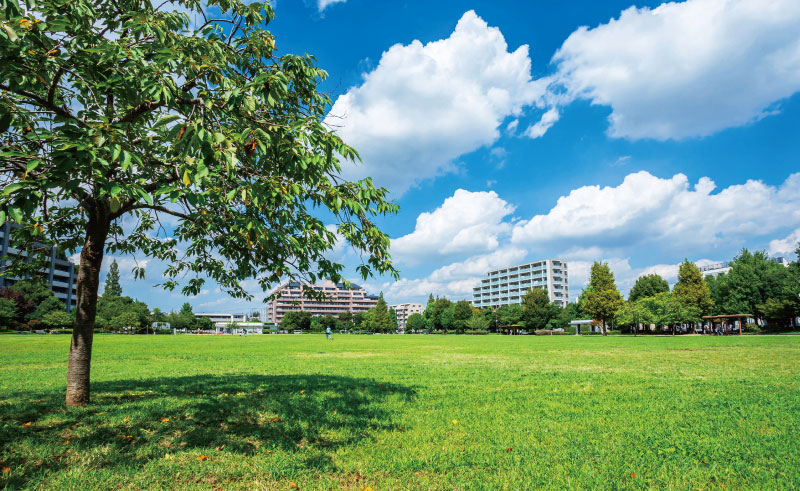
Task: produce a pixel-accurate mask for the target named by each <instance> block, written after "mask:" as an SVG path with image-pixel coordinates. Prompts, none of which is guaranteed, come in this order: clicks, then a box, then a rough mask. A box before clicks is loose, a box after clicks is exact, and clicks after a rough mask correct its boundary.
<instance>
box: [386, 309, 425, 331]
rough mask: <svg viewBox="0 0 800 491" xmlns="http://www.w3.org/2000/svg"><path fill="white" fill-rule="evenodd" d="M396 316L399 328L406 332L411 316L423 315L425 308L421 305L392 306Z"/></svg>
mask: <svg viewBox="0 0 800 491" xmlns="http://www.w3.org/2000/svg"><path fill="white" fill-rule="evenodd" d="M391 308H393V309H394V312H395V314H397V327H399V328H400V329H401V330H405V328H406V323H407V322H408V317H409V316H410V315H411V314H421V313H423V312H424V311H425V306H424V305H422V304H421V303H400V304H397V305H392V306H391Z"/></svg>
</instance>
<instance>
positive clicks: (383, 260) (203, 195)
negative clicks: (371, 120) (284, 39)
mask: <svg viewBox="0 0 800 491" xmlns="http://www.w3.org/2000/svg"><path fill="white" fill-rule="evenodd" d="M159 4H160V5H159ZM201 5H207V6H206V7H205V8H201ZM170 9H175V10H170ZM212 13H213V15H212ZM272 16H273V12H272V9H271V8H270V7H269V6H268V5H264V4H259V3H252V4H249V5H245V4H243V3H241V2H239V1H226V0H221V1H211V2H208V3H207V4H206V2H203V3H201V2H198V1H194V0H183V1H176V2H164V3H161V2H157V3H156V4H154V3H152V2H150V1H147V0H114V1H88V0H76V1H73V0H70V1H66V0H46V1H35V2H33V1H29V2H27V3H21V2H15V1H9V0H4V1H2V13H0V22H2V25H1V27H2V28H1V29H0V52H2V53H3V57H2V58H3V62H2V63H1V64H0V130H1V131H2V146H1V147H0V150H2V151H1V152H0V169H1V172H2V186H3V190H2V196H1V197H0V221H2V220H4V219H6V217H8V218H9V219H10V220H12V221H14V222H17V223H19V224H21V225H23V227H22V229H21V230H19V231H18V233H19V234H20V237H21V238H24V239H27V240H29V241H30V242H31V243H33V242H38V243H57V244H58V245H59V246H60V247H62V248H64V249H66V250H77V249H80V248H81V247H84V241H85V236H86V235H87V226H89V227H92V226H96V225H98V224H102V223H103V222H107V223H109V224H110V225H109V229H108V234H107V238H108V240H107V242H106V248H107V249H108V250H110V251H113V252H120V253H132V252H135V251H141V252H143V253H144V254H146V255H148V256H152V257H156V258H159V259H162V260H164V261H166V262H168V263H169V264H170V266H169V267H168V268H167V270H166V274H165V281H164V286H166V287H167V288H170V289H171V288H175V287H176V286H179V281H180V280H181V278H183V277H184V275H185V274H186V273H188V274H189V277H190V279H189V280H188V281H187V282H186V283H185V284H183V285H181V286H182V287H183V292H184V293H186V294H193V293H197V292H199V290H200V288H201V286H202V284H203V278H204V277H206V276H207V277H211V278H213V279H214V280H216V281H218V282H219V283H220V285H222V286H223V288H225V289H226V290H227V291H229V292H230V293H231V294H233V295H235V296H247V295H248V293H247V292H246V291H245V290H244V289H243V288H242V287H241V286H240V285H239V281H241V280H242V279H245V278H251V277H256V278H258V280H259V282H260V284H261V286H262V287H263V288H265V289H267V288H269V287H270V286H271V285H274V284H275V283H277V282H280V281H282V280H285V279H287V278H290V277H301V276H302V277H304V278H307V279H310V280H315V279H316V278H318V277H329V278H331V279H333V280H334V281H335V280H337V279H339V274H340V272H341V270H342V266H341V265H340V264H336V263H334V262H332V261H330V260H328V259H327V258H326V252H328V251H330V250H331V249H332V247H333V245H334V244H335V242H336V240H337V235H338V236H340V237H342V238H344V240H346V241H347V242H349V243H350V244H352V245H353V246H354V248H355V249H356V250H358V251H361V252H362V257H363V258H364V261H363V263H362V264H361V266H360V267H359V272H360V274H361V275H362V276H364V277H366V276H368V275H369V274H371V273H372V272H378V273H381V274H385V273H388V274H394V275H396V271H395V269H394V268H393V267H392V265H391V261H390V257H389V254H388V248H389V239H388V237H387V236H386V235H385V234H384V233H382V232H381V231H380V230H379V229H378V228H377V227H376V225H375V223H374V222H373V218H374V217H375V216H377V215H382V214H389V213H394V212H396V210H397V206H396V205H395V204H394V203H392V202H389V201H387V199H386V195H387V191H386V190H385V189H382V188H375V187H374V186H373V184H372V182H371V180H370V179H365V180H362V181H358V182H348V181H345V180H342V179H340V178H338V177H337V175H338V173H339V171H340V164H339V159H340V158H344V159H348V160H357V159H358V154H357V153H356V151H355V150H354V149H353V148H351V147H349V146H347V145H346V144H345V143H344V142H342V140H341V139H340V138H339V137H338V136H336V134H335V133H334V132H333V131H331V129H329V128H327V127H325V126H324V125H323V124H322V120H323V119H324V116H325V113H326V111H327V110H328V108H329V107H330V103H331V100H330V98H329V97H328V96H327V95H326V94H324V93H321V92H319V91H318V90H317V86H318V84H319V83H320V82H321V81H322V80H323V79H324V78H325V77H326V73H325V72H324V71H323V70H321V69H320V68H317V67H316V66H315V65H314V58H313V57H312V56H309V55H304V56H294V55H288V54H284V55H280V56H279V55H278V54H276V44H275V39H274V37H273V36H272V34H270V33H269V32H268V31H266V30H264V28H263V26H265V25H266V24H267V23H268V22H269V21H270V20H271V19H272ZM212 17H213V18H212ZM190 19H191V20H190ZM125 215H132V216H133V217H134V218H135V220H133V221H134V222H135V223H136V226H135V227H134V228H133V229H132V230H130V231H127V232H128V233H127V234H123V230H122V228H121V227H120V223H121V222H120V219H121V218H122V217H123V216H125ZM324 217H335V222H336V228H335V230H334V229H331V230H329V229H328V228H326V226H325V225H326V224H325V223H324ZM167 218H168V219H169V223H170V224H171V225H170V226H169V227H167V228H166V230H165V229H163V228H161V224H162V221H163V220H165V219H167ZM329 220H330V219H329ZM17 267H18V268H24V265H17ZM138 273H139V274H143V271H139V272H138Z"/></svg>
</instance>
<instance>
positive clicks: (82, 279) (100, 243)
mask: <svg viewBox="0 0 800 491" xmlns="http://www.w3.org/2000/svg"><path fill="white" fill-rule="evenodd" d="M97 215H99V216H96V217H92V218H90V219H89V223H88V225H87V227H86V240H85V242H84V245H83V249H82V250H81V266H80V271H79V272H78V280H77V283H76V289H77V296H76V301H77V306H76V308H75V322H74V323H73V325H72V341H71V343H70V346H69V366H68V368H67V396H66V403H67V406H84V405H86V404H87V403H88V402H89V370H90V368H91V363H92V338H93V337H94V321H95V317H96V316H97V291H98V289H99V287H100V266H101V264H102V263H103V251H104V249H105V243H106V238H107V237H108V230H109V225H110V224H109V221H108V219H107V217H106V216H105V214H104V213H102V212H99V213H97Z"/></svg>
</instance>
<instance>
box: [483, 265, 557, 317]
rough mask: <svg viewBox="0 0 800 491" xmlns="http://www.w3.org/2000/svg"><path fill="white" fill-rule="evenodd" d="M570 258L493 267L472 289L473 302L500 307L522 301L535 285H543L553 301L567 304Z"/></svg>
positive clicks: (539, 286)
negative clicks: (568, 260) (568, 263)
mask: <svg viewBox="0 0 800 491" xmlns="http://www.w3.org/2000/svg"><path fill="white" fill-rule="evenodd" d="M568 276H569V275H568V273H567V262H566V261H563V260H561V259H542V260H540V261H534V262H532V263H526V264H520V265H518V266H509V267H506V268H500V269H496V270H494V271H489V272H488V273H487V275H486V278H484V279H483V280H481V284H480V285H479V286H476V287H475V288H473V289H472V297H473V301H472V304H473V305H474V306H476V307H478V308H484V307H491V308H495V309H496V308H497V307H500V306H501V305H509V304H515V303H516V304H520V303H522V297H523V295H525V293H526V292H527V291H528V290H530V289H531V288H543V289H545V290H546V291H547V293H548V295H549V297H550V301H551V302H558V303H560V304H561V305H562V306H564V307H566V306H567V304H568V303H569V279H568Z"/></svg>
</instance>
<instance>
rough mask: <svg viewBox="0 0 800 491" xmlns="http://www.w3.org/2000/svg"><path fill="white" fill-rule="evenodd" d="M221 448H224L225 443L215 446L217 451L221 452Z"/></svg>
mask: <svg viewBox="0 0 800 491" xmlns="http://www.w3.org/2000/svg"><path fill="white" fill-rule="evenodd" d="M223 448H225V444H224V443H223V444H222V445H220V446H219V447H217V452H221V451H222V449H223Z"/></svg>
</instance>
